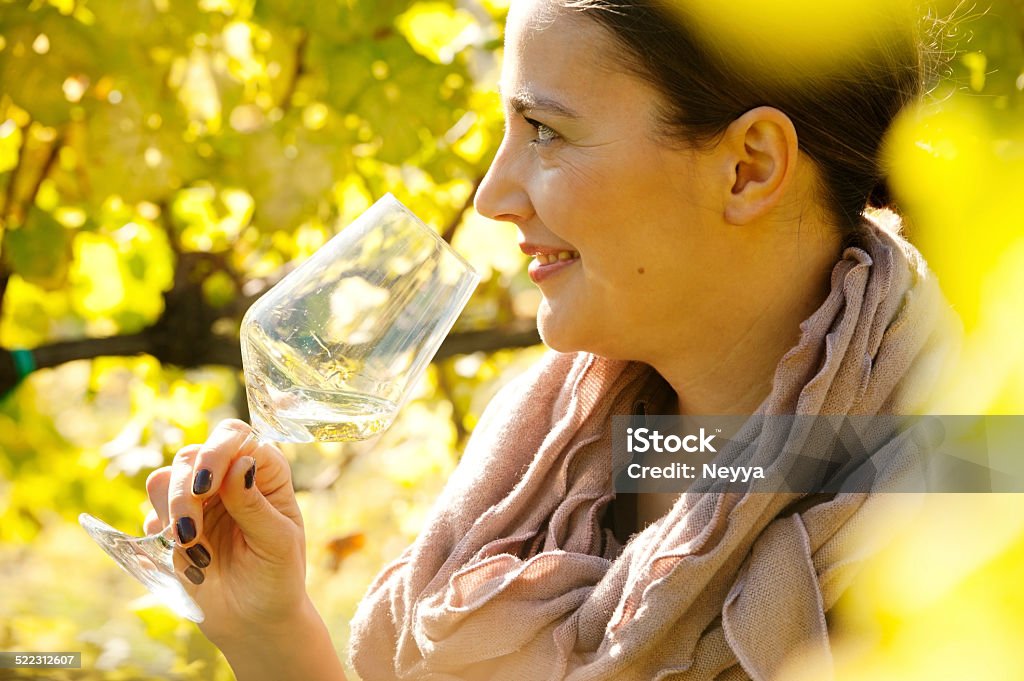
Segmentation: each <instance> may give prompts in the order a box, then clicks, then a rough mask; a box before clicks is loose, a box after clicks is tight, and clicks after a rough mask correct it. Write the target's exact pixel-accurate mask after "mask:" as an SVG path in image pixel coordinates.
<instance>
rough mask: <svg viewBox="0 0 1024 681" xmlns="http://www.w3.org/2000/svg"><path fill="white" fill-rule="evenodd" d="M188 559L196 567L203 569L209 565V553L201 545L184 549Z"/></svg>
mask: <svg viewBox="0 0 1024 681" xmlns="http://www.w3.org/2000/svg"><path fill="white" fill-rule="evenodd" d="M185 553H187V554H188V557H189V559H190V560H191V561H192V562H193V563H195V564H196V565H197V566H198V567H201V568H204V567H207V566H209V565H210V552H209V551H207V550H206V547H205V546H203V545H202V544H196V545H195V546H190V547H188V548H187V549H185Z"/></svg>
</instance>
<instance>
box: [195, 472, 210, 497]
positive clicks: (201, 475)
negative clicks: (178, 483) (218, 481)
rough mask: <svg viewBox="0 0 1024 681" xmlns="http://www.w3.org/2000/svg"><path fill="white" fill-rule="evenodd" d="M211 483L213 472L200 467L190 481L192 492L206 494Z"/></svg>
mask: <svg viewBox="0 0 1024 681" xmlns="http://www.w3.org/2000/svg"><path fill="white" fill-rule="evenodd" d="M212 484H213V473H211V472H210V469H209V468H201V469H200V470H199V472H198V473H196V478H195V480H193V481H192V494H206V493H207V492H209V491H210V485H212Z"/></svg>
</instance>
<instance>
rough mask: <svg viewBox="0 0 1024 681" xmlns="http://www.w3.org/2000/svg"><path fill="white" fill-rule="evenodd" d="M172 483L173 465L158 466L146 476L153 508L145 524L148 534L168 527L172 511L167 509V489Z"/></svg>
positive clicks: (147, 488) (147, 489)
mask: <svg viewBox="0 0 1024 681" xmlns="http://www.w3.org/2000/svg"><path fill="white" fill-rule="evenodd" d="M170 485H171V467H170V466H164V467H163V468H157V469H156V470H155V471H153V472H152V473H150V474H149V477H148V478H146V493H147V494H148V495H149V503H150V504H152V505H153V510H152V511H151V512H150V514H149V515H147V516H146V522H145V523H144V524H143V527H144V528H145V531H146V534H153V533H154V532H159V531H160V530H162V529H164V528H165V527H167V525H168V523H170V521H171V519H170V513H169V512H168V510H167V491H168V489H169V488H170Z"/></svg>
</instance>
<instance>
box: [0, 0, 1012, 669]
mask: <svg viewBox="0 0 1024 681" xmlns="http://www.w3.org/2000/svg"><path fill="white" fill-rule="evenodd" d="M748 4H749V3H748ZM783 4H785V3H783ZM790 4H794V3H790ZM796 4H798V3H796ZM834 4H837V5H842V4H843V3H841V2H840V3H834ZM736 5H737V7H738V8H741V9H742V8H744V7H745V6H744V5H743V3H737V4H736ZM794 6H795V5H794ZM748 9H749V8H748ZM840 9H841V8H840ZM985 9H988V11H987V12H983V11H982V10H985ZM506 10H507V7H506V6H505V5H504V4H503V2H502V0H460V1H459V2H449V1H443V0H438V1H434V0H429V1H422V2H415V1H412V0H381V1H379V2H360V1H357V0H323V1H311V0H310V1H307V0H301V1H298V0H294V1H293V0H198V1H194V0H48V1H44V0H32V1H31V2H20V1H11V0H0V306H2V307H0V348H5V349H14V348H35V354H36V359H37V362H38V363H39V364H40V366H41V367H45V368H43V369H41V370H39V371H37V372H35V373H33V374H32V375H31V376H30V377H29V378H28V379H27V380H25V381H24V382H22V383H21V384H20V385H19V386H18V387H17V388H16V389H13V390H11V391H10V392H8V393H7V394H6V396H5V397H4V398H3V400H2V402H0V649H4V650H36V651H40V650H81V651H83V652H84V665H83V670H82V671H81V672H49V673H47V674H46V675H45V676H44V675H42V674H40V675H37V678H53V679H72V678H73V679H90V680H93V679H137V678H173V679H182V680H185V679H218V680H219V679H231V678H232V675H231V673H230V670H229V669H228V668H227V666H226V664H225V663H224V661H223V659H222V658H221V657H220V654H219V653H218V652H217V651H216V650H215V649H214V648H212V646H210V645H209V644H208V643H206V642H205V640H204V639H203V638H202V636H201V635H200V634H199V633H198V630H197V629H195V627H194V626H192V625H191V624H188V623H184V622H180V621H178V620H177V619H176V618H175V617H174V616H172V615H170V614H169V613H168V612H167V611H165V610H164V609H163V608H161V607H160V606H158V605H157V604H155V603H153V602H152V601H151V600H150V598H149V597H148V596H147V595H145V594H144V591H143V589H142V588H141V587H140V586H138V585H136V584H135V583H134V582H132V581H131V580H129V579H128V578H126V577H125V576H124V575H123V574H122V573H121V572H120V571H118V570H117V569H116V568H114V567H113V565H112V564H111V563H110V562H109V559H108V558H107V557H106V556H105V555H104V554H103V553H102V552H100V551H99V550H98V549H96V548H95V547H94V546H93V545H92V544H91V542H90V541H89V540H88V538H87V537H86V536H85V534H84V533H83V532H81V530H80V529H79V528H78V526H77V523H76V520H75V519H76V516H77V514H78V513H79V512H80V511H82V510H88V511H89V512H91V513H94V514H96V515H98V516H100V517H102V518H104V519H105V520H107V521H109V522H110V523H111V524H113V525H115V526H118V527H121V528H124V529H126V530H139V529H140V524H141V521H142V518H143V516H144V513H145V510H146V504H145V493H144V481H145V478H146V475H147V474H148V472H149V471H150V470H151V469H152V468H154V467H157V466H160V465H163V464H164V463H165V462H167V461H169V459H170V457H171V456H173V453H174V452H175V451H176V450H177V449H178V448H179V447H181V446H182V445H184V444H186V443H190V442H198V441H202V440H203V439H205V437H206V434H207V433H208V431H209V429H210V428H211V427H212V425H213V424H215V423H216V422H217V421H219V420H220V419H222V418H224V417H227V416H236V415H242V416H244V415H245V402H244V389H243V388H242V386H241V383H240V375H239V371H238V366H239V358H238V339H237V325H238V321H239V319H240V317H241V314H242V313H243V312H244V310H245V308H246V307H247V305H248V304H249V303H250V302H251V301H252V300H253V299H254V298H255V297H257V296H258V295H259V294H260V292H261V291H263V290H265V289H266V288H267V287H268V286H269V285H271V284H272V283H273V281H275V280H276V279H277V278H279V277H280V276H281V273H282V272H284V271H286V270H287V268H288V267H289V263H291V262H294V261H300V260H301V259H302V258H304V257H305V256H307V255H309V254H310V253H312V252H313V251H314V250H315V249H316V248H317V247H318V246H319V245H321V244H322V243H323V242H324V241H326V240H327V239H328V238H329V237H330V235H332V234H333V233H334V232H335V231H336V230H337V229H338V228H340V226H343V225H344V224H346V223H347V222H348V221H349V220H350V219H351V218H353V217H354V216H356V215H358V214H359V213H360V212H361V211H362V210H363V209H364V208H365V207H366V206H368V205H369V204H370V203H371V201H372V199H373V198H375V197H377V196H379V195H381V194H383V193H384V192H387V191H391V192H393V193H394V194H395V195H396V196H397V197H398V198H399V199H400V200H402V201H403V202H405V203H406V204H407V205H409V206H410V207H411V208H412V209H413V210H414V211H415V212H416V213H417V214H419V215H420V216H421V217H423V218H424V219H425V220H426V221H427V222H429V223H430V224H432V225H433V226H435V227H436V228H437V229H438V230H439V231H440V232H441V233H443V234H444V235H445V237H446V238H448V239H450V240H452V241H453V242H454V244H455V245H456V247H457V248H458V249H459V250H460V251H462V252H463V253H465V254H467V255H468V257H470V259H471V260H473V262H474V263H475V264H476V265H477V266H478V268H479V269H480V270H481V271H482V273H483V274H484V283H482V284H481V286H480V289H479V290H478V292H477V294H476V295H475V297H474V299H473V300H472V301H471V303H470V306H469V308H468V309H467V311H466V313H465V314H464V315H463V318H462V319H461V320H460V322H459V324H458V326H457V327H456V329H455V332H454V333H453V336H452V337H451V338H450V340H449V341H448V343H446V346H445V348H443V350H442V353H441V355H440V356H439V360H438V361H437V362H435V364H434V365H433V366H432V367H431V369H430V372H429V375H428V376H427V378H426V380H425V381H424V382H423V384H422V385H421V389H420V392H419V394H418V396H417V399H416V400H414V401H413V402H412V403H410V404H409V405H408V406H407V407H406V409H405V410H404V411H403V413H402V415H401V417H400V419H399V421H398V422H397V424H396V426H395V427H394V428H393V429H392V430H390V431H389V432H388V433H386V434H385V435H384V436H382V437H381V438H380V439H379V440H378V441H376V442H371V443H346V444H330V445H328V444H318V445H309V446H302V447H292V448H289V449H288V451H287V453H288V455H289V456H290V457H291V459H292V462H293V467H294V471H295V480H296V486H297V488H298V490H299V498H300V501H301V504H302V507H303V512H304V515H305V518H306V523H307V535H308V538H309V541H310V551H309V562H310V565H309V585H310V591H311V593H312V595H313V598H314V600H315V601H316V602H317V604H318V606H319V608H320V610H321V612H322V613H323V615H324V617H325V619H326V620H327V622H328V625H329V627H330V629H331V631H332V633H333V635H334V636H335V642H336V644H337V646H338V648H339V649H340V650H343V649H344V646H345V642H346V640H347V627H348V624H347V622H348V618H349V617H350V616H351V613H352V612H353V610H354V607H355V604H356V603H357V602H358V600H359V598H360V597H361V595H362V593H363V591H364V590H365V587H366V585H367V584H368V582H369V580H370V579H372V577H373V575H374V574H375V573H376V571H377V570H378V569H379V568H380V566H382V565H383V564H384V563H385V562H386V561H388V560H390V559H391V558H393V557H394V556H395V555H397V554H398V553H399V552H400V551H401V549H402V548H404V546H405V545H406V544H407V543H408V542H409V541H411V539H412V538H413V537H414V536H415V534H416V532H417V530H418V528H419V526H420V524H421V522H422V519H423V517H424V514H425V513H426V512H427V510H428V509H429V506H430V504H431V503H432V501H433V499H434V497H435V495H436V493H437V492H438V490H439V489H440V486H441V484H443V482H444V480H445V478H446V476H447V475H448V473H449V472H450V471H451V470H452V468H453V467H454V465H455V463H456V461H457V459H458V453H459V452H460V451H461V447H462V446H463V445H464V443H465V439H466V437H467V435H468V434H469V433H470V432H471V431H472V429H473V427H474V425H475V422H476V419H477V417H478V416H479V414H480V412H481V410H482V408H483V406H484V405H485V404H486V402H487V400H488V399H489V397H490V396H491V395H492V394H493V392H494V391H495V390H496V389H497V387H498V386H499V385H500V384H501V383H502V382H504V381H506V380H508V379H509V378H511V377H512V376H514V375H515V374H516V373H518V372H519V371H521V370H522V369H523V368H525V367H526V366H528V365H529V364H530V363H532V362H533V361H535V360H536V359H537V357H538V356H539V353H540V352H541V351H542V348H540V347H538V346H537V345H536V343H537V336H536V333H535V331H534V330H533V319H532V318H533V315H534V313H535V311H536V306H537V302H538V293H537V291H536V290H535V288H534V287H533V285H532V284H531V283H530V282H529V280H528V278H527V277H526V276H525V269H524V268H525V262H526V259H525V257H523V256H521V255H520V254H519V252H518V249H517V248H516V246H515V241H516V236H515V229H514V228H511V227H509V226H507V225H499V224H495V223H491V222H488V221H484V220H482V219H481V218H480V217H479V216H477V215H476V214H475V213H474V212H473V210H472V207H471V199H472V194H473V192H474V190H475V187H476V185H477V184H478V183H479V181H480V178H481V177H482V176H483V173H484V171H485V169H486V167H487V164H488V162H489V160H490V158H491V157H492V156H493V153H494V151H495V149H496V147H497V144H498V142H499V140H500V137H501V131H502V121H501V112H500V109H499V106H498V98H497V95H496V93H495V83H496V79H497V69H498V64H499V61H498V60H499V58H500V38H501V35H502V29H503V21H504V13H505V11H506ZM837 11H838V10H837ZM932 12H933V13H934V14H935V15H936V16H940V17H947V16H950V15H951V14H953V15H954V16H956V17H957V18H958V20H957V21H955V22H950V23H948V24H945V25H942V26H940V31H939V33H937V35H938V36H939V37H940V38H941V42H942V45H943V47H944V48H945V49H946V50H947V51H948V52H949V53H950V54H951V55H953V56H951V57H950V59H949V60H948V62H946V64H945V67H944V69H943V71H942V72H941V76H942V77H941V79H940V81H939V82H938V83H937V87H936V89H935V92H934V93H933V97H932V98H931V100H930V101H929V103H928V105H927V106H924V107H921V108H919V109H915V110H914V111H909V112H907V114H906V115H905V116H904V117H903V118H902V119H901V120H900V121H899V122H898V124H897V125H896V126H894V129H893V132H892V134H891V136H890V139H889V142H888V145H887V149H888V152H889V153H888V156H887V158H888V163H889V165H890V171H891V183H892V186H893V188H894V190H895V192H896V195H897V197H898V198H899V199H900V201H901V205H903V206H905V208H906V211H907V214H908V217H909V219H910V221H909V233H910V235H911V237H912V238H913V239H914V240H915V242H917V243H918V244H919V245H920V246H921V248H922V250H924V251H925V253H926V256H927V257H928V258H929V261H930V262H931V263H932V265H933V267H934V268H935V269H936V271H937V272H938V273H939V275H940V279H941V281H942V282H943V285H944V287H945V288H946V290H947V293H948V295H949V297H950V299H951V301H952V302H953V303H954V305H955V306H956V307H957V309H958V310H959V311H960V313H961V316H962V317H963V318H964V322H965V329H966V331H967V337H966V341H965V361H964V363H963V366H962V368H961V370H960V371H959V372H958V373H957V374H956V375H955V376H954V377H953V379H952V383H951V386H950V388H949V390H948V391H947V392H946V393H945V398H944V400H945V401H944V402H942V407H943V409H942V411H945V412H946V413H1024V353H1022V351H1021V349H1020V347H1019V339H1020V337H1021V335H1022V334H1021V331H1024V329H1022V328H1021V326H1022V324H1021V321H1020V314H1019V313H1020V309H1021V305H1020V303H1021V299H1022V296H1021V293H1020V292H1021V291H1022V290H1024V274H1022V273H1024V241H1022V239H1021V234H1022V231H1021V222H1022V218H1021V216H1022V215H1024V191H1021V188H1022V187H1024V130H1022V125H1021V121H1022V119H1024V48H1022V35H1024V2H1021V0H1005V1H1003V2H996V3H995V4H993V5H992V7H991V8H986V7H977V6H974V7H972V6H965V5H958V6H953V5H950V4H948V3H939V5H938V6H937V7H935V8H933V10H932ZM12 378H13V374H12V367H11V365H10V357H9V353H7V352H5V351H3V350H0V386H2V387H3V388H7V387H10V383H11V382H12V381H11V379H12ZM5 382H6V383H5ZM992 518H995V520H994V521H992V520H991V519H992ZM1022 519H1024V507H1022V504H1021V503H1020V500H1019V497H1016V496H1010V497H995V496H994V495H993V496H992V497H986V498H983V499H982V498H970V499H966V500H965V499H963V498H960V499H944V500H940V501H939V502H937V504H936V508H935V510H934V511H933V512H931V513H929V514H926V515H925V517H924V518H923V519H922V520H921V521H920V522H919V524H917V525H915V526H913V527H911V528H908V529H907V530H906V532H905V534H904V539H903V540H901V541H900V542H898V543H897V544H896V545H894V548H893V550H891V551H889V552H887V553H886V555H885V556H883V558H882V559H881V560H879V561H877V562H876V564H875V567H873V569H869V570H868V571H866V572H865V576H864V577H863V578H862V579H861V580H860V581H859V582H858V584H857V585H855V587H854V590H853V591H852V592H851V595H850V597H849V598H847V599H846V603H845V605H844V610H843V613H845V614H844V619H843V621H844V622H845V623H846V624H845V626H846V627H847V628H848V629H849V630H850V631H851V632H852V633H851V634H850V636H849V637H848V639H845V638H841V639H840V642H842V641H846V640H848V641H849V645H844V646H842V647H841V648H840V661H841V663H842V666H841V672H842V674H843V675H845V677H847V678H859V677H864V678H872V679H879V678H887V677H892V678H917V677H920V678H974V677H975V676H974V674H973V673H970V672H968V671H967V670H969V669H971V668H970V667H964V671H963V673H954V672H955V670H958V669H960V667H959V666H958V665H962V664H966V661H968V660H972V659H973V660H975V661H977V659H979V657H980V659H983V660H985V664H986V665H988V666H987V667H986V670H987V674H986V675H985V677H986V678H1020V677H1021V676H1024V668H1022V667H1021V664H1022V663H1021V662H1020V660H1019V659H1017V658H1018V657H1019V656H1017V655H1016V651H1017V649H1018V648H1017V647H1019V644H1020V643H1021V642H1024V625H1022V623H1021V621H1022V619H1024V618H1021V617H1020V616H1019V613H1020V612H1021V610H1022V606H1024V591H1022V587H1021V582H1020V580H1019V578H1018V575H1019V574H1020V570H1021V568H1022V567H1024V538H1022V537H1024V520H1022ZM986 520H988V522H985V521H986ZM951 525H953V526H955V527H956V528H959V531H958V532H956V533H955V534H954V533H953V532H952V531H951V529H950V527H951ZM954 536H955V537H956V541H957V542H959V543H958V544H957V545H953V542H952V537H954ZM922 556H924V557H925V559H926V563H925V564H927V565H929V568H928V570H927V571H926V574H925V576H924V577H922V575H921V573H920V570H919V569H918V568H919V566H920V565H921V564H922V562H921V561H922ZM954 642H955V645H954ZM1015 646H1017V647H1015ZM5 673H7V674H13V672H4V671H2V670H0V678H5V677H4V674H5ZM20 677H24V678H31V677H33V674H31V673H29V672H22V673H20Z"/></svg>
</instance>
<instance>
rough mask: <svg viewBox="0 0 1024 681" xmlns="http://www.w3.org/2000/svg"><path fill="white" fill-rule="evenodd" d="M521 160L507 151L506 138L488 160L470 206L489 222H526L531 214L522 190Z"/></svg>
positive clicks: (525, 192)
mask: <svg viewBox="0 0 1024 681" xmlns="http://www.w3.org/2000/svg"><path fill="white" fill-rule="evenodd" d="M517 161H521V158H520V159H517V158H516V154H515V153H514V151H513V150H512V149H511V146H510V144H509V138H508V135H506V136H505V138H504V139H503V140H502V141H501V146H499V147H498V153H497V154H495V156H494V160H493V161H491V167H490V168H488V169H487V173H486V174H485V175H484V179H483V180H481V182H480V186H479V187H478V188H477V191H476V197H475V198H474V199H473V207H474V208H476V212H477V213H479V214H480V215H483V216H484V217H487V218H491V219H492V220H503V221H506V222H514V223H516V224H517V225H518V224H522V223H524V222H526V221H527V220H528V219H529V218H530V216H531V215H532V214H533V207H532V205H531V204H530V197H529V194H528V193H527V191H526V187H525V183H524V181H523V180H524V178H523V176H522V175H523V172H524V169H523V168H522V167H520V166H522V165H523V164H522V163H517Z"/></svg>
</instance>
